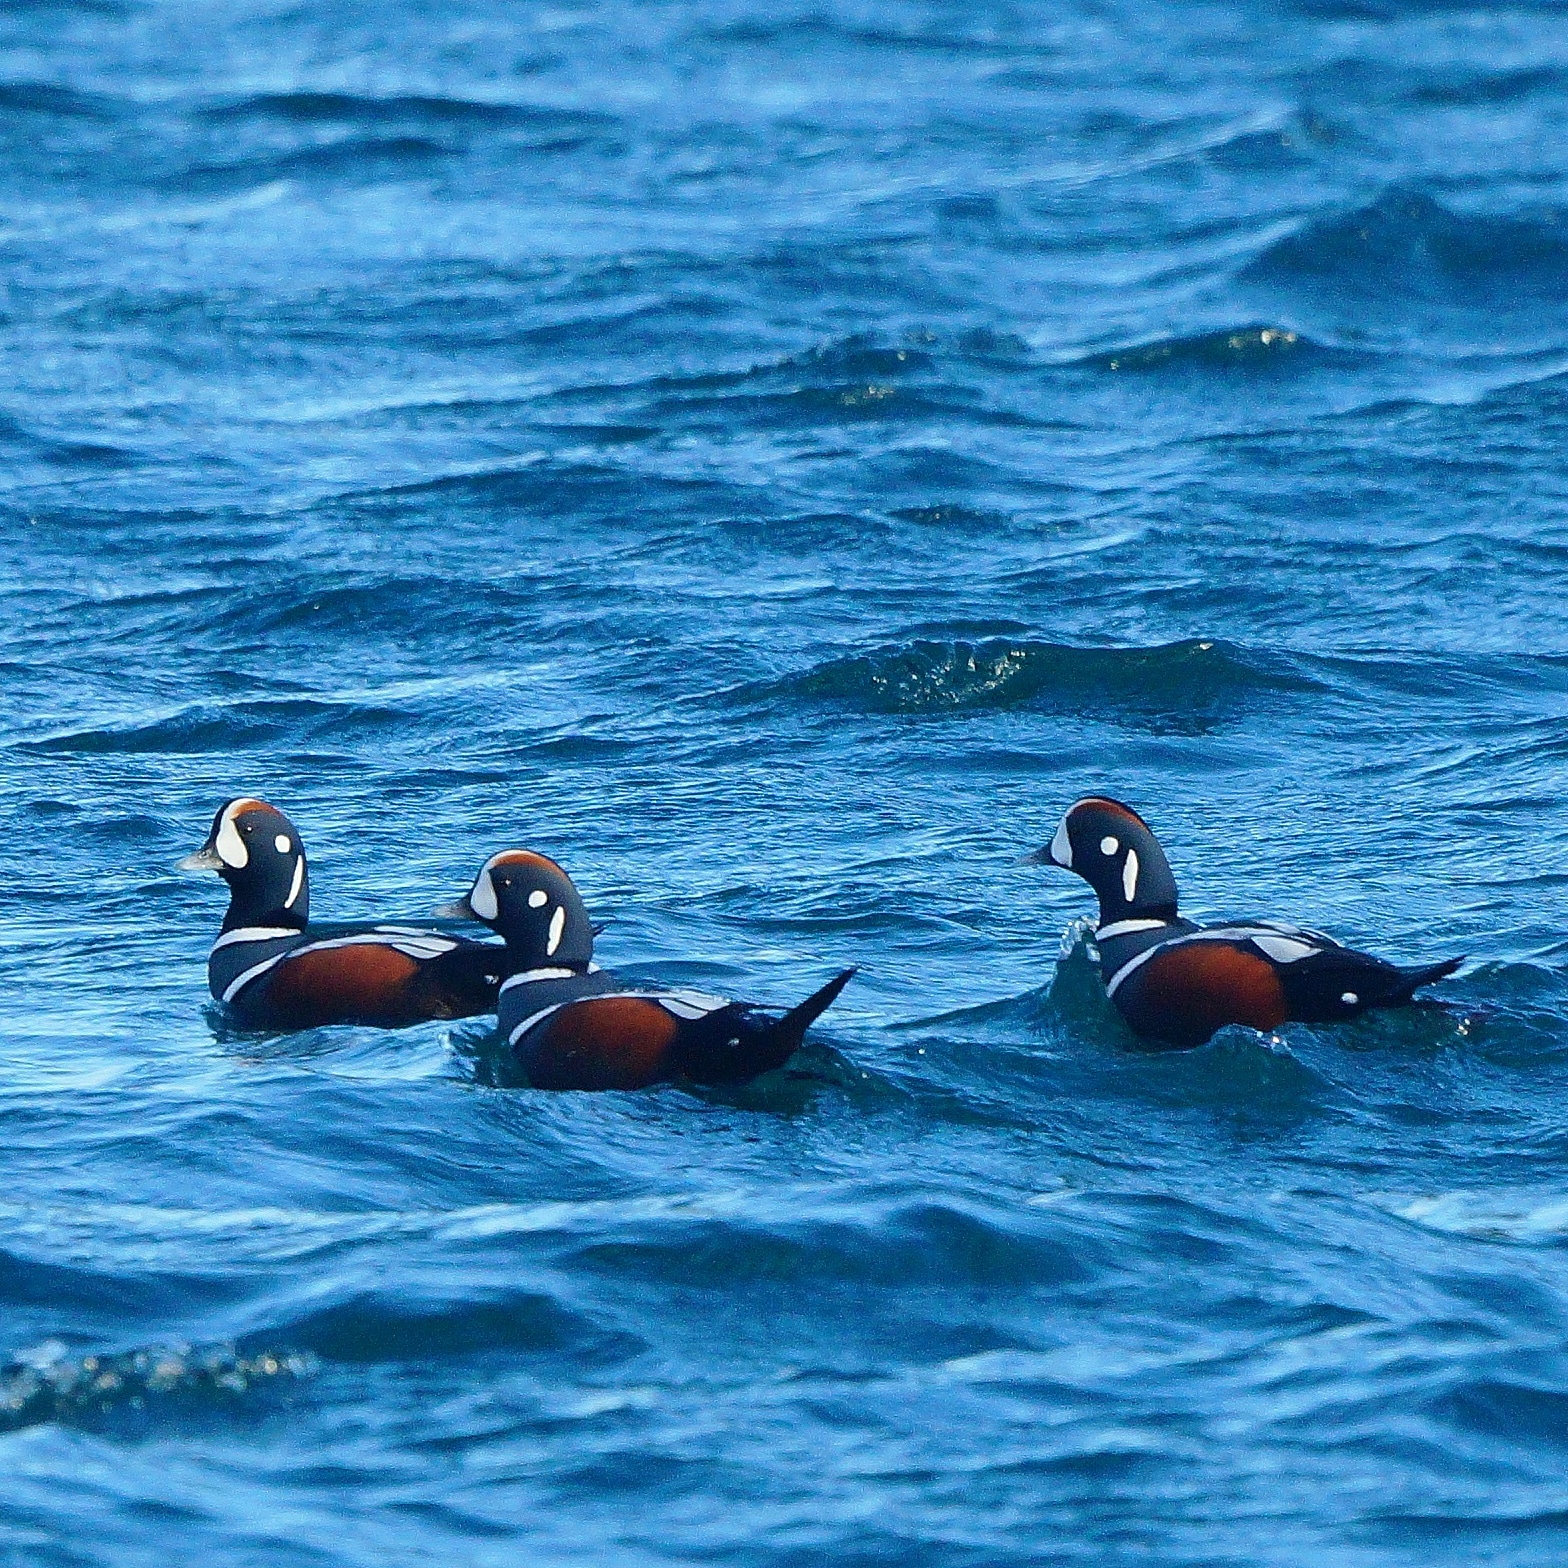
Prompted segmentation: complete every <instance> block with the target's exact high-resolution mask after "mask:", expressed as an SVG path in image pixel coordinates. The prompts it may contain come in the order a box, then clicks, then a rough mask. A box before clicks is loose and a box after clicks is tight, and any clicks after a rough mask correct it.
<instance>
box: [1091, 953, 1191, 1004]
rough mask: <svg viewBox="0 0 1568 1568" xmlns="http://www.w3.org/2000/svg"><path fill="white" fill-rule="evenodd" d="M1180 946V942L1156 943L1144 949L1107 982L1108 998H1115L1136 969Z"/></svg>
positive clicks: (1106, 991) (1106, 992)
mask: <svg viewBox="0 0 1568 1568" xmlns="http://www.w3.org/2000/svg"><path fill="white" fill-rule="evenodd" d="M1180 946H1181V942H1180V941H1177V942H1156V943H1155V944H1154V946H1153V947H1146V948H1144V950H1143V951H1142V952H1141V953H1139V954H1137V955H1136V956H1135V957H1133V958H1129V959H1128V960H1127V962H1126V963H1125V964H1123V965H1122V966H1121V968H1120V969H1118V970H1117V971H1116V973H1115V974H1113V975H1112V976H1111V978H1110V979H1109V980H1107V981H1106V982H1105V994H1106V995H1107V996H1115V995H1116V988H1117V987H1118V986H1119V985H1120V984H1121V983H1122V981H1123V980H1125V979H1126V978H1127V976H1128V975H1130V974H1131V973H1132V972H1133V970H1134V969H1136V968H1138V967H1139V965H1140V964H1146V963H1148V961H1149V960H1150V959H1151V958H1153V957H1154V955H1155V954H1156V953H1168V952H1169V951H1170V950H1171V949H1172V948H1173V947H1180Z"/></svg>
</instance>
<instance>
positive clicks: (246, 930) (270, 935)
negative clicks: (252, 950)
mask: <svg viewBox="0 0 1568 1568" xmlns="http://www.w3.org/2000/svg"><path fill="white" fill-rule="evenodd" d="M304 934H305V933H304V932H303V931H301V930H300V929H299V927H298V926H236V927H235V929H234V930H232V931H225V932H224V933H223V935H222V936H220V937H219V938H218V940H217V941H216V942H214V943H213V944H212V950H213V952H215V953H216V952H217V951H218V949H219V948H220V947H232V946H233V945H234V944H235V943H236V942H276V941H277V940H278V938H279V937H285V936H304Z"/></svg>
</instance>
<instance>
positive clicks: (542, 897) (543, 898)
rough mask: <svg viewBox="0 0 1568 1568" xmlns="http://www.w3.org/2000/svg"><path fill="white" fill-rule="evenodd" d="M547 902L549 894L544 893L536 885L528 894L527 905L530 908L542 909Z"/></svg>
mask: <svg viewBox="0 0 1568 1568" xmlns="http://www.w3.org/2000/svg"><path fill="white" fill-rule="evenodd" d="M549 902H550V895H549V894H548V893H546V892H545V890H544V889H543V888H542V887H536V888H535V889H534V890H533V892H532V893H530V894H529V895H528V907H529V908H530V909H543V908H544V906H545V905H546V904H548V903H549Z"/></svg>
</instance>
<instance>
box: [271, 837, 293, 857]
mask: <svg viewBox="0 0 1568 1568" xmlns="http://www.w3.org/2000/svg"><path fill="white" fill-rule="evenodd" d="M272 847H273V848H274V849H275V850H277V852H278V853H279V854H280V855H286V854H288V852H289V851H290V850H291V849H293V847H294V844H293V841H292V840H291V839H290V838H289V836H288V834H287V833H280V834H278V836H277V837H276V838H275V839H273V841H272Z"/></svg>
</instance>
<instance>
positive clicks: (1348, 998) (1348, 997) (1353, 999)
mask: <svg viewBox="0 0 1568 1568" xmlns="http://www.w3.org/2000/svg"><path fill="white" fill-rule="evenodd" d="M1360 1000H1361V998H1360V997H1359V996H1357V995H1356V993H1355V992H1354V991H1347V992H1345V994H1344V995H1343V996H1342V997H1340V1001H1342V1002H1343V1003H1344V1004H1345V1006H1346V1007H1354V1006H1355V1005H1356V1003H1357V1002H1359V1001H1360Z"/></svg>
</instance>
